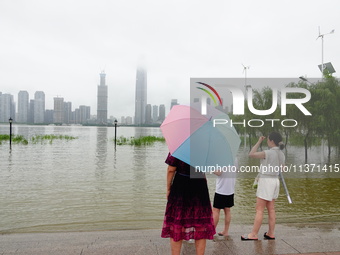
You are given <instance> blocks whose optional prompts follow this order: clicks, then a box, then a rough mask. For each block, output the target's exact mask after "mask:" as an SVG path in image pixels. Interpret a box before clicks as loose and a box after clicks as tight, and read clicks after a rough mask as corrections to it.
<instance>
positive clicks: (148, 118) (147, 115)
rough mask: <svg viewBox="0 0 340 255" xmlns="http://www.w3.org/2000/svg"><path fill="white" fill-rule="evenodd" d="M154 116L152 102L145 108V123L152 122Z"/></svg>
mask: <svg viewBox="0 0 340 255" xmlns="http://www.w3.org/2000/svg"><path fill="white" fill-rule="evenodd" d="M151 123H152V118H151V104H147V105H146V110H145V124H151Z"/></svg>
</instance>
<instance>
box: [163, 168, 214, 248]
mask: <svg viewBox="0 0 340 255" xmlns="http://www.w3.org/2000/svg"><path fill="white" fill-rule="evenodd" d="M215 233H216V231H215V227H214V220H213V217H212V209H211V203H210V198H209V191H208V186H207V180H206V179H205V178H199V179H194V178H190V177H188V176H183V175H180V174H178V173H176V175H175V178H174V181H173V184H172V186H171V190H170V194H169V197H168V203H167V205H166V210H165V216H164V223H163V229H162V235H161V236H162V237H163V238H167V237H171V238H173V239H174V241H176V242H177V241H180V240H189V239H195V240H199V239H213V238H214V234H215Z"/></svg>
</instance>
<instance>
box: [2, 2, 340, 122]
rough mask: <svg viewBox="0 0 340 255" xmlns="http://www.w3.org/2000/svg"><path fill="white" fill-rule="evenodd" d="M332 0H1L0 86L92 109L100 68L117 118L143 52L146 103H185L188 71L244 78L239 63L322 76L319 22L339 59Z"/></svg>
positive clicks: (128, 111)
mask: <svg viewBox="0 0 340 255" xmlns="http://www.w3.org/2000/svg"><path fill="white" fill-rule="evenodd" d="M37 6H38V7H39V8H37ZM131 6H133V7H134V8H131ZM329 6H331V7H332V8H329ZM179 7H180V8H179ZM339 8H340V2H337V1H329V0H325V1H323V2H315V1H307V0H301V1H291V0H288V1H285V2H276V3H275V4H272V3H271V2H269V1H268V0H259V1H255V2H254V1H250V0H245V1H242V2H237V1H234V2H230V1H219V0H218V1H215V2H213V3H211V2H200V3H197V2H196V1H191V0H189V1H184V2H183V1H181V2H179V1H176V0H175V1H163V2H162V4H160V3H159V2H157V1H147V2H145V3H144V2H141V1H132V2H129V3H128V2H124V1H104V0H98V1H97V2H93V1H88V0H84V1H79V0H75V1H72V2H69V1H68V2H67V1H64V0H61V1H43V0H35V1H34V4H33V3H32V2H31V1H23V0H18V1H8V0H5V1H1V2H0V15H1V21H0V29H1V31H2V38H4V40H2V42H1V48H0V54H1V60H2V61H1V62H0V69H1V74H2V75H1V76H0V91H2V92H3V93H10V94H12V95H17V93H18V92H19V91H20V90H26V91H28V92H29V93H30V95H32V94H34V93H35V91H38V90H40V91H44V92H45V96H46V108H47V109H52V108H53V98H54V97H56V96H58V95H59V96H61V97H64V99H65V101H72V103H73V105H74V106H79V105H89V106H90V107H91V111H93V112H96V110H97V109H96V108H97V106H96V105H97V98H96V93H97V86H96V85H97V84H98V73H100V72H101V71H102V70H105V72H106V74H107V76H106V83H107V85H108V86H109V91H108V98H109V101H108V115H109V116H118V117H119V116H132V115H134V110H135V109H134V107H135V79H136V68H137V66H138V65H139V63H140V61H139V60H140V59H144V62H145V67H146V69H147V70H148V94H147V97H148V103H150V104H152V105H160V104H163V103H164V104H166V108H167V111H168V110H169V108H170V101H171V99H174V98H176V99H178V101H179V102H180V103H181V104H188V103H189V102H188V101H189V94H190V90H189V85H190V78H195V77H196V78H197V77H202V78H209V77H210V78H214V77H224V78H242V77H244V75H245V74H244V73H243V71H244V67H243V66H242V64H243V65H244V66H247V67H248V66H250V68H249V69H247V76H248V77H254V78H256V77H258V78H265V77H277V78H284V77H299V76H301V75H303V76H307V77H309V78H311V77H321V73H320V70H319V68H318V65H319V64H320V63H321V61H322V60H321V39H320V38H319V39H318V40H316V38H317V37H318V36H319V26H320V32H321V33H322V34H327V33H329V32H330V31H332V30H333V29H335V32H334V33H332V34H327V35H325V36H324V40H323V41H324V51H323V53H324V54H323V55H324V62H325V63H327V62H332V64H333V66H334V68H335V70H338V69H339V67H340V54H338V45H339V43H340V30H339V28H338V21H337V16H338V15H337V10H338V9H339ZM302 10H303V11H302ZM207 14H209V18H208V19H203V18H201V17H206V16H207ZM42 20H43V21H44V22H41V21H42ZM269 21H270V22H269ZM334 75H337V73H335V74H334ZM79 91H81V93H79ZM85 99H86V100H85Z"/></svg>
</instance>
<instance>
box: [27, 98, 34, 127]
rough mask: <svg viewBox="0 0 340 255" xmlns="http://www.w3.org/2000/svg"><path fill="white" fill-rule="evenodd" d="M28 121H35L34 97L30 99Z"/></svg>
mask: <svg viewBox="0 0 340 255" xmlns="http://www.w3.org/2000/svg"><path fill="white" fill-rule="evenodd" d="M29 108H30V109H29V114H28V120H27V122H28V123H30V124H32V123H34V99H30V107H29Z"/></svg>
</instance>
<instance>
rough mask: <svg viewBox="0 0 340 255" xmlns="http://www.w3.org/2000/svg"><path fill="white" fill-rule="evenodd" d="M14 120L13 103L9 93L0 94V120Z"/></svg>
mask: <svg viewBox="0 0 340 255" xmlns="http://www.w3.org/2000/svg"><path fill="white" fill-rule="evenodd" d="M9 118H12V119H13V121H15V103H14V100H13V96H12V95H11V94H0V122H8V120H9Z"/></svg>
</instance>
